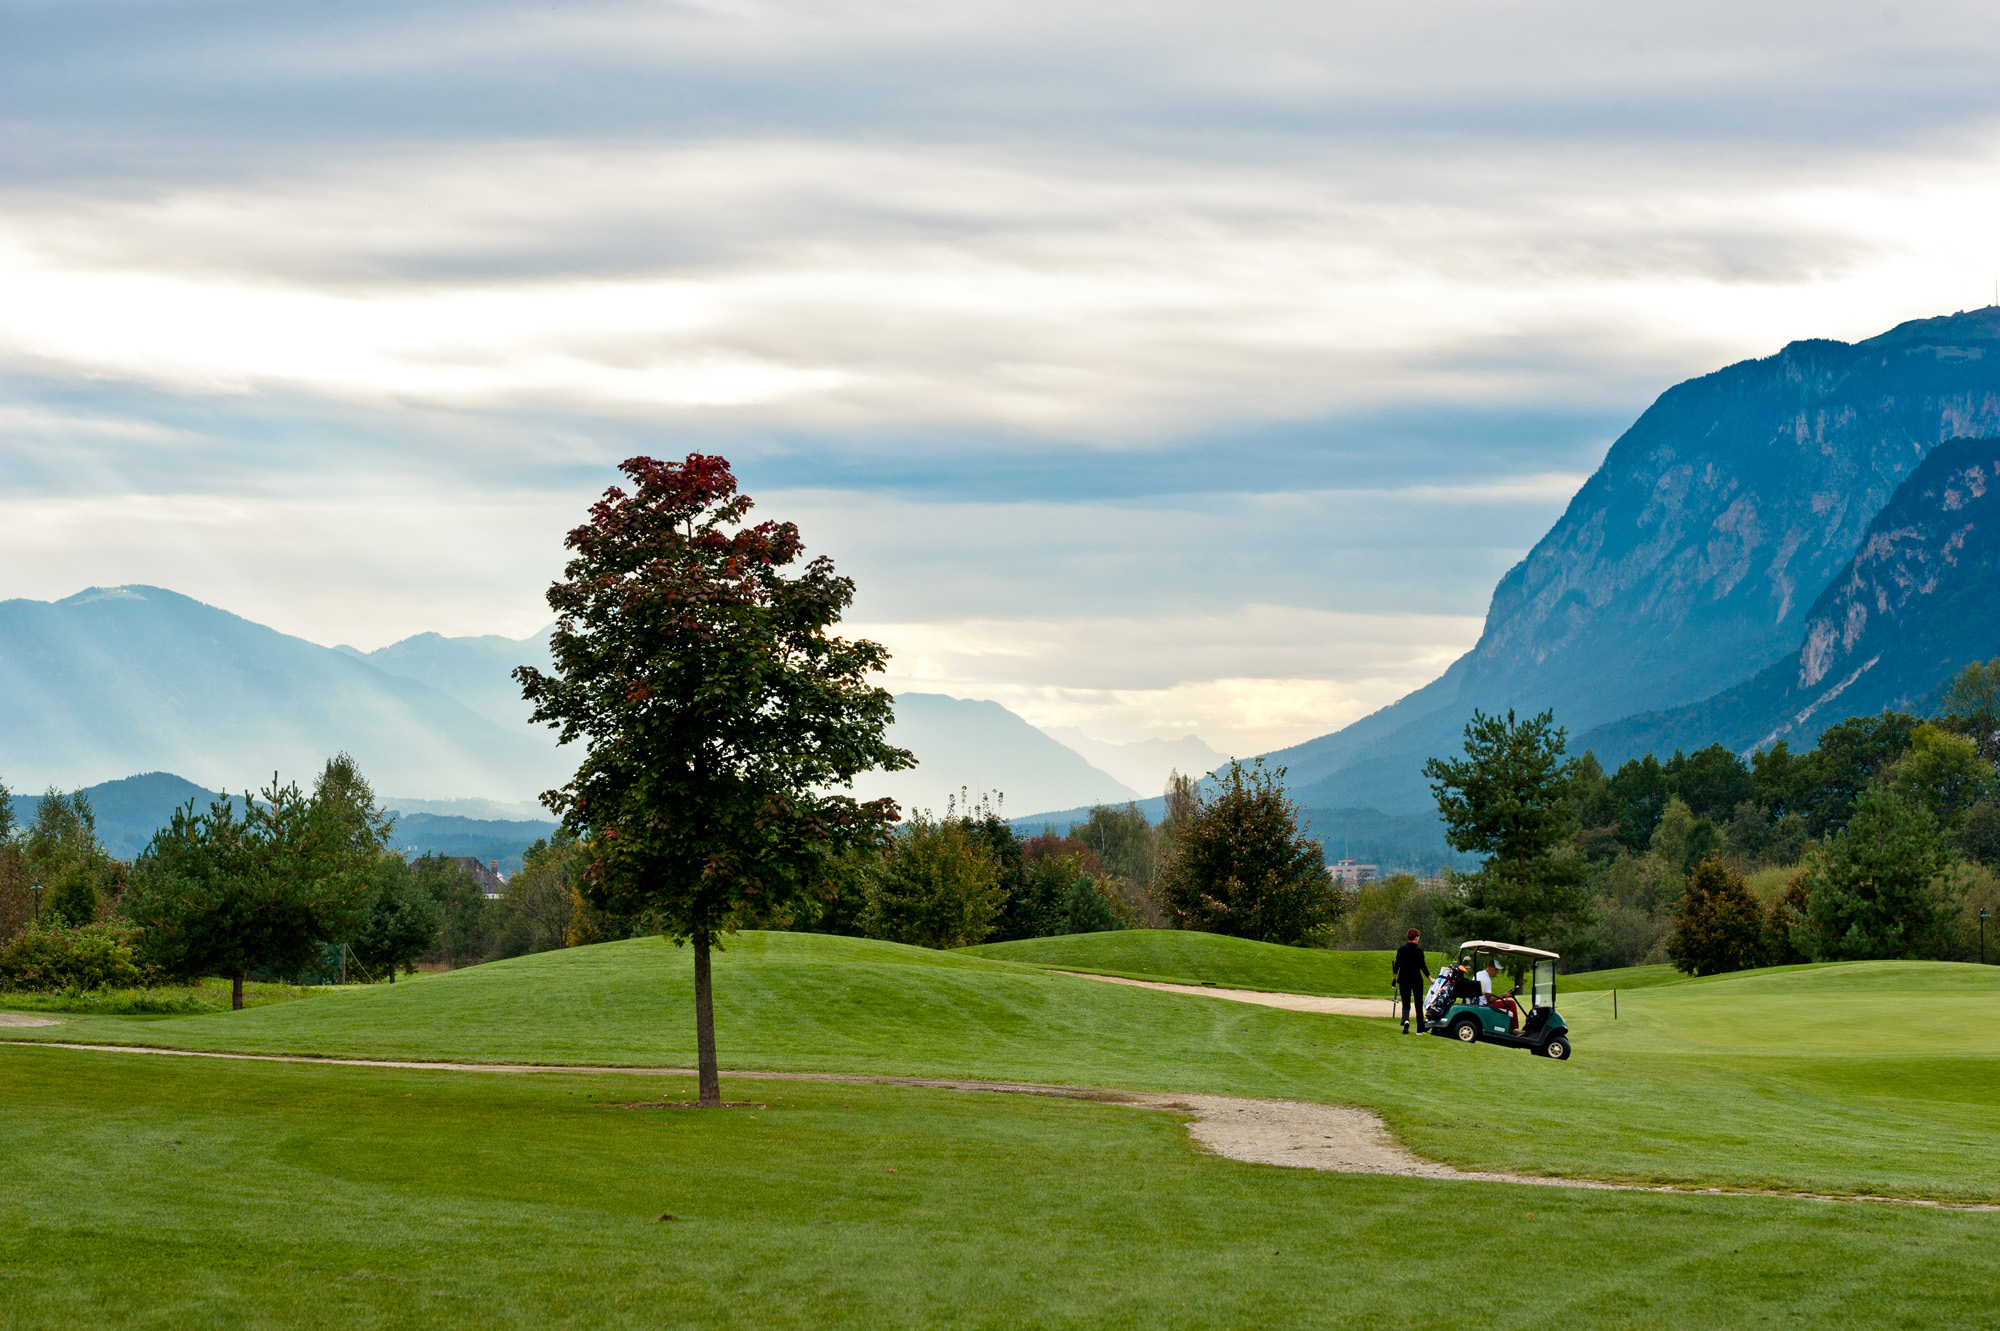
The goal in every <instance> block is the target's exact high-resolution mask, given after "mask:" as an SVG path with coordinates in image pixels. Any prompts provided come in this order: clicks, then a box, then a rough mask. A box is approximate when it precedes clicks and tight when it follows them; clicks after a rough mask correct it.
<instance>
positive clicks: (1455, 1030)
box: [1451, 1017, 1479, 1044]
mask: <svg viewBox="0 0 2000 1331" xmlns="http://www.w3.org/2000/svg"><path fill="white" fill-rule="evenodd" d="M1451 1038H1452V1039H1454V1040H1456V1041H1458V1042H1459V1043H1460V1044H1476V1043H1478V1041H1479V1023H1478V1022H1476V1021H1474V1020H1473V1019H1472V1018H1470V1017H1461V1018H1459V1020H1457V1021H1455V1022H1453V1023H1452V1027H1451Z"/></svg>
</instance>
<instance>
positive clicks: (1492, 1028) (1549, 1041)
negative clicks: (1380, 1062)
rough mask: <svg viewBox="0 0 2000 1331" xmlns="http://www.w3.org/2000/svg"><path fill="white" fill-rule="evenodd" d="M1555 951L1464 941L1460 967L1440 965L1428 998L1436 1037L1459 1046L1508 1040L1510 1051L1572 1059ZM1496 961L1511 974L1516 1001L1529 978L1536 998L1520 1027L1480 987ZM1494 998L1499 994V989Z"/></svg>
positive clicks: (1427, 1021)
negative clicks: (1562, 1013) (1558, 1007)
mask: <svg viewBox="0 0 2000 1331" xmlns="http://www.w3.org/2000/svg"><path fill="white" fill-rule="evenodd" d="M1560 960H1561V958H1560V957H1558V956H1557V955H1556V954H1555V953H1553V952H1544V951H1542V950H1541V949H1540V948H1534V947H1517V946H1516V945H1514V944H1513V943H1493V942H1488V941H1486V940H1485V939H1475V940H1473V941H1472V942H1469V943H1462V944H1460V945H1459V949H1458V964H1457V965H1456V966H1440V967H1438V973H1437V978H1436V979H1434V980H1432V981H1431V989H1430V992H1429V993H1428V994H1426V995H1425V996H1424V1022H1425V1025H1426V1027H1427V1028H1428V1029H1429V1031H1430V1033H1431V1034H1432V1035H1442V1036H1444V1037H1445V1038H1446V1039H1451V1040H1457V1041H1458V1042H1459V1043H1460V1044H1477V1043H1479V1042H1480V1041H1481V1040H1484V1041H1486V1042H1487V1043H1488V1044H1503V1045H1506V1046H1507V1047H1508V1048H1509V1049H1526V1050H1528V1051H1529V1052H1530V1053H1535V1054H1540V1055H1541V1056H1542V1057H1544V1058H1568V1057H1569V1026H1568V1024H1567V1023H1566V1022H1564V1021H1563V1019H1562V1017H1561V1016H1560V1015H1558V1014H1557V1012H1556V962H1558V961H1560ZM1495 962H1497V963H1498V964H1499V966H1500V970H1501V972H1502V973H1503V974H1507V975H1512V976H1513V978H1514V990H1513V992H1512V993H1510V994H1507V995H1505V996H1506V997H1508V998H1513V999H1515V1000H1516V1002H1517V1005H1518V1001H1519V996H1520V993H1521V981H1522V979H1523V977H1530V978H1529V984H1530V985H1531V987H1532V991H1533V1002H1531V1003H1530V1004H1529V1005H1528V1011H1527V1015H1526V1016H1525V1017H1523V1018H1522V1021H1521V1029H1520V1030H1519V1031H1515V1030H1514V1028H1513V1021H1512V1020H1511V1018H1510V1017H1509V1016H1508V1014H1507V1012H1506V1010H1505V1009H1504V1008H1498V1007H1491V1006H1488V1004H1487V1001H1486V999H1485V997H1484V996H1483V991H1482V990H1481V989H1480V987H1479V979H1478V976H1479V972H1481V971H1482V970H1485V969H1486V968H1487V966H1488V965H1490V964H1492V963H1495ZM1494 996H1495V997H1500V996H1501V995H1500V992H1499V990H1498V989H1495V990H1494Z"/></svg>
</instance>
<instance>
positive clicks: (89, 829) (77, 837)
mask: <svg viewBox="0 0 2000 1331" xmlns="http://www.w3.org/2000/svg"><path fill="white" fill-rule="evenodd" d="M21 851H22V854H23V856H24V857H25V858H26V860H27V865H28V873H29V875H30V876H31V877H32V878H33V879H34V880H35V881H36V882H38V883H40V884H41V887H42V896H41V905H40V908H39V909H40V915H41V921H42V923H43V924H45V925H48V926H50V927H52V928H53V927H59V926H64V925H67V926H70V927H72V928H74V927H79V926H82V925H86V924H89V923H91V922H92V921H94V920H95V919H96V918H97V907H98V902H99V900H100V899H101V896H102V893H103V891H104V889H105V888H107V887H109V886H111V885H112V884H113V883H115V882H116V881H117V877H118V875H117V870H116V868H115V866H114V865H113V862H112V859H111V856H110V855H109V854H107V853H106V852H105V849H104V847H103V846H102V845H100V844H99V843H98V840H97V815H96V812H95V811H94V810H92V808H91V807H90V798H89V796H87V795H85V794H84V793H83V792H82V791H80V790H79V791H75V792H73V793H72V794H68V795H65V794H63V793H62V792H61V791H60V790H57V789H56V788H55V787H54V786H51V787H49V790H48V793H47V794H46V795H43V796H42V798H41V799H40V800H39V801H38V802H37V803H36V805H35V817H34V820H33V821H32V822H30V823H29V824H28V828H27V835H26V836H25V837H24V838H23V839H22V844H21Z"/></svg>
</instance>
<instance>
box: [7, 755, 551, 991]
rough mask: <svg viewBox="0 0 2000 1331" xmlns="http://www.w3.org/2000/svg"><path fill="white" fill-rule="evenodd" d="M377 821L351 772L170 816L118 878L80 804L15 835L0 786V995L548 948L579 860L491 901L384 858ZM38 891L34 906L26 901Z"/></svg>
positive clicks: (328, 970) (466, 872) (382, 974)
mask: <svg viewBox="0 0 2000 1331" xmlns="http://www.w3.org/2000/svg"><path fill="white" fill-rule="evenodd" d="M391 830H392V828H391V822H390V819H389V817H388V816H387V815H386V814H385V813H384V812H383V810H382V809H381V807H380V805H379V804H378V802H377V801H376V799H375V796H374V792H373V791H372V789H371V788H370V787H369V784H368V782H367V781H366V780H365V779H364V778H363V777H362V775H361V773H360V771H359V770H358V769H357V768H356V766H355V764H354V762H353V760H352V759H351V758H350V757H348V756H347V755H345V754H341V755H339V756H337V757H335V758H333V759H331V760H329V761H328V762H327V764H326V765H325V767H324V769H323V770H322V771H321V773H320V774H319V777H318V778H317V780H316V781H315V782H314V783H313V787H312V789H311V790H310V791H307V790H302V789H301V788H300V787H299V786H297V785H296V784H295V783H287V784H282V785H281V784H280V783H279V782H278V781H277V780H276V779H275V778H274V779H273V781H272V783H271V784H270V785H269V786H268V787H266V788H265V789H264V790H263V791H261V792H259V793H258V794H256V795H252V796H241V797H230V796H228V795H226V794H225V795H223V796H221V797H219V798H217V799H216V800H214V801H213V802H212V803H211V804H210V805H209V807H208V808H206V809H197V808H196V807H195V806H194V805H193V804H192V803H189V804H188V805H186V806H183V807H182V808H180V809H178V810H176V811H175V813H174V815H173V818H172V820H171V821H170V822H169V824H168V825H167V826H166V827H164V828H161V829H160V830H159V831H158V832H157V833H156V834H155V835H154V837H153V838H152V840H151V842H150V843H149V844H148V845H147V847H146V849H145V851H144V852H143V853H141V854H140V855H139V856H138V857H137V858H136V859H135V860H134V861H133V862H132V863H131V864H129V865H127V864H124V863H122V862H120V861H118V860H115V859H113V858H112V857H111V856H110V855H109V854H108V853H107V852H106V851H105V849H104V847H103V845H102V844H101V843H100V842H99V841H98V839H97V835H96V821H95V817H94V812H93V810H92V809H91V807H90V801H89V799H88V797H86V796H84V795H82V794H81V793H72V794H64V793H63V792H61V791H55V790H51V791H50V792H49V793H48V794H47V795H46V796H44V797H43V798H42V800H41V801H40V803H39V804H38V806H37V809H36V813H35V816H34V819H33V821H32V822H31V823H30V824H29V825H28V826H27V827H25V828H19V829H17V828H15V827H14V826H13V814H12V805H11V803H9V801H8V798H7V792H6V790H5V788H4V786H0V987H10V988H16V989H32V990H68V989H76V990H88V989H96V988H100V987H125V986H131V985H139V984H147V985H151V984H159V983H165V982H170V981H179V980H191V979H195V978H198V977H201V976H208V975H219V976H225V977H228V978H230V979H231V980H232V982H233V983H232V985H231V991H232V993H231V997H232V1005H233V1006H236V1007H241V1006H242V1000H243V983H244V981H245V980H246V979H251V978H258V979H282V980H291V981H299V982H329V981H332V980H334V979H336V978H346V979H361V980H368V981H377V980H386V981H389V982H391V983H393V982H394V979H395V975H396V972H397V970H399V969H401V970H405V971H408V970H412V969H414V968H416V967H417V966H419V965H432V966H463V965H470V964H474V963H477V962H482V961H489V960H493V959H495V958H499V957H508V956H518V955H522V954H524V953H528V952H538V951H544V950H547V949H550V948H556V947H562V946H564V945H565V944H566V943H568V942H569V941H570V936H571V933H572V926H573V921H574V918H575V915H576V912H577V905H578V903H577V892H576V888H577V884H578V881H579V880H580V877H581V865H582V863H583V862H584V861H585V860H586V859H587V856H586V855H585V853H584V851H583V848H582V847H580V846H578V845H577V844H576V843H575V842H574V840H572V839H570V838H568V837H567V836H565V835H564V834H562V833H560V832H558V833H557V835H556V837H555V838H554V839H553V840H552V841H541V842H537V843H536V844H535V845H534V846H532V847H531V848H530V849H529V851H528V853H527V855H526V857H525V862H524V865H523V868H522V870H521V872H519V873H517V874H516V875H514V877H513V878H512V879H511V880H510V881H509V882H508V884H507V888H506V892H505V894H504V896H503V897H502V898H501V899H499V900H492V899H489V898H488V897H487V896H486V893H485V889H484V886H483V885H482V883H481V881H480V879H479V878H478V877H477V876H476V875H475V874H474V873H473V871H472V869H471V868H470V867H469V866H468V865H467V864H466V863H465V862H464V861H462V860H459V859H453V858H446V857H442V856H424V857H422V858H418V859H415V860H409V859H406V858H405V857H404V856H402V855H401V854H398V853H396V852H395V851H393V850H391V849H389V846H388V841H389V835H390V832H391ZM36 888H39V889H40V890H39V892H37V891H36V890H35V889H36Z"/></svg>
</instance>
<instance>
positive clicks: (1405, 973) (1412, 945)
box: [1389, 929, 1431, 1035]
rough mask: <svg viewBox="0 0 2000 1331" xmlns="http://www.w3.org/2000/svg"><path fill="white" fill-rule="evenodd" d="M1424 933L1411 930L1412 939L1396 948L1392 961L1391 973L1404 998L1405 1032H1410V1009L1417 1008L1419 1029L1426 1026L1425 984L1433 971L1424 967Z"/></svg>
mask: <svg viewBox="0 0 2000 1331" xmlns="http://www.w3.org/2000/svg"><path fill="white" fill-rule="evenodd" d="M1422 940H1423V935H1422V934H1420V933H1418V932H1417V931H1416V930H1415V929H1412V930H1410V939H1409V941H1408V942H1407V943H1404V944H1403V945H1402V946H1401V947H1399V948H1397V949H1396V960H1395V961H1394V962H1393V963H1391V965H1390V967H1389V973H1390V974H1391V975H1393V976H1395V977H1396V992H1397V993H1398V994H1400V995H1401V996H1402V1000H1403V1034H1405V1035H1408V1034H1409V1033H1410V1009H1411V1008H1415V1009H1416V1010H1417V1029H1418V1030H1419V1031H1421V1030H1423V1028H1424V1009H1423V1002H1424V986H1425V985H1427V984H1429V983H1430V981H1431V973H1430V971H1429V970H1427V969H1425V967H1424V945H1423V941H1422Z"/></svg>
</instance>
